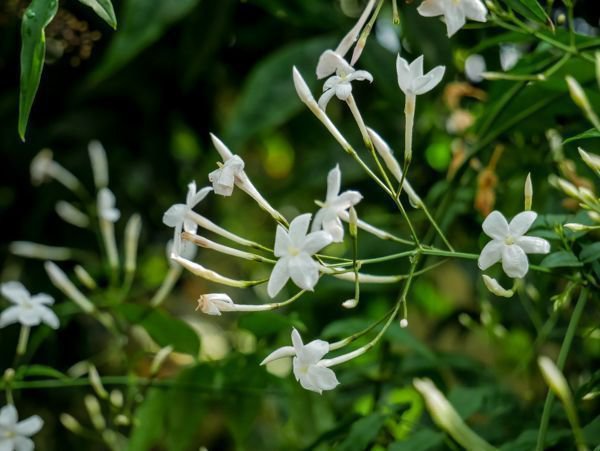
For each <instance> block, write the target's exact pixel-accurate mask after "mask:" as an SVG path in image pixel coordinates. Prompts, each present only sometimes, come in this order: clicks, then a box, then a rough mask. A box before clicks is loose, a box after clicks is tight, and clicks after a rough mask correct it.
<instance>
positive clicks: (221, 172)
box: [208, 155, 244, 196]
mask: <svg viewBox="0 0 600 451" xmlns="http://www.w3.org/2000/svg"><path fill="white" fill-rule="evenodd" d="M243 170H244V160H242V159H241V158H240V157H238V156H237V155H233V156H232V157H231V158H229V159H228V160H226V161H225V164H223V165H222V166H221V167H220V168H219V169H216V170H214V171H212V172H211V173H210V174H208V180H209V181H210V182H211V183H212V184H213V189H214V190H215V194H219V195H220V196H231V193H233V186H234V185H235V178H236V177H239V176H240V174H241V172H242V171H243Z"/></svg>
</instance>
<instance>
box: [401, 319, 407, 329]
mask: <svg viewBox="0 0 600 451" xmlns="http://www.w3.org/2000/svg"><path fill="white" fill-rule="evenodd" d="M400 327H401V328H402V329H406V328H407V327H408V320H407V319H406V318H402V319H401V320H400Z"/></svg>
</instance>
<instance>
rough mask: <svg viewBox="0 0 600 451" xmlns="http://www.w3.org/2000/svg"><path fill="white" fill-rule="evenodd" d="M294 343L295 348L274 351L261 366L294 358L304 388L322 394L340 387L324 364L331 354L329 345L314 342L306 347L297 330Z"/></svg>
mask: <svg viewBox="0 0 600 451" xmlns="http://www.w3.org/2000/svg"><path fill="white" fill-rule="evenodd" d="M292 343H293V345H294V346H283V347H282V348H279V349H277V350H275V351H273V352H272V353H271V354H269V355H268V356H267V357H266V358H265V359H264V360H263V361H262V363H261V365H264V364H266V363H268V362H271V361H273V360H277V359H280V358H282V357H291V356H294V360H293V369H294V376H295V377H296V380H297V381H298V382H300V385H302V388H305V389H306V390H311V391H314V392H317V393H319V394H321V393H322V392H323V390H333V389H334V388H335V387H337V386H338V385H339V382H338V380H337V377H336V376H335V373H334V372H333V370H332V369H330V368H327V367H326V366H325V365H324V364H323V362H322V358H323V357H324V356H325V354H327V353H328V352H329V343H327V342H326V341H323V340H313V341H311V342H310V343H308V344H306V345H305V344H304V343H303V342H302V337H300V334H299V333H298V331H297V330H296V329H293V330H292Z"/></svg>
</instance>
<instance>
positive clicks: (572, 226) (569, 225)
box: [563, 222, 592, 232]
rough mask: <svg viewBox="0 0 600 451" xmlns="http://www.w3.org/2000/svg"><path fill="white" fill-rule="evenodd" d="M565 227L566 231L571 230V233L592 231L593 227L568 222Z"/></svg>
mask: <svg viewBox="0 0 600 451" xmlns="http://www.w3.org/2000/svg"><path fill="white" fill-rule="evenodd" d="M563 227H564V228H565V229H569V230H570V231H571V232H587V231H588V230H591V229H592V227H589V226H586V225H583V224H578V223H576V222H568V223H566V224H565V225H564V226H563Z"/></svg>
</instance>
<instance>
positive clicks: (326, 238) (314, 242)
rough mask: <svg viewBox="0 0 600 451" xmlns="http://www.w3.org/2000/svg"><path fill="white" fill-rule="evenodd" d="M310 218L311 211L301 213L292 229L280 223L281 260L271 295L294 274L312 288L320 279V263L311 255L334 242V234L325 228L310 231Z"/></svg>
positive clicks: (277, 251)
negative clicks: (324, 229) (332, 236)
mask: <svg viewBox="0 0 600 451" xmlns="http://www.w3.org/2000/svg"><path fill="white" fill-rule="evenodd" d="M310 218H311V215H310V213H306V214H303V215H300V216H297V217H296V218H294V220H293V221H292V222H291V224H290V230H289V232H287V231H286V230H285V229H284V228H283V227H282V226H280V225H279V226H277V233H276V236H275V252H274V254H275V257H279V260H278V261H277V263H276V264H275V267H274V268H273V272H272V273H271V277H270V278H269V284H268V286H267V292H268V293H269V296H271V297H275V296H276V295H277V293H279V291H281V289H282V288H283V286H284V285H285V284H286V283H287V281H288V280H289V279H290V277H291V278H292V280H293V281H294V283H295V284H296V285H298V286H299V287H300V288H302V289H304V290H310V291H312V290H313V288H314V286H315V285H316V283H317V281H318V280H319V265H318V264H317V262H315V261H314V260H313V259H312V258H311V256H312V255H313V254H315V253H317V252H318V251H320V250H321V249H322V248H324V247H325V246H327V245H328V244H330V243H331V241H332V238H331V235H330V234H329V233H327V232H324V231H319V232H312V233H309V234H308V235H307V231H308V225H309V224H310Z"/></svg>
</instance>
